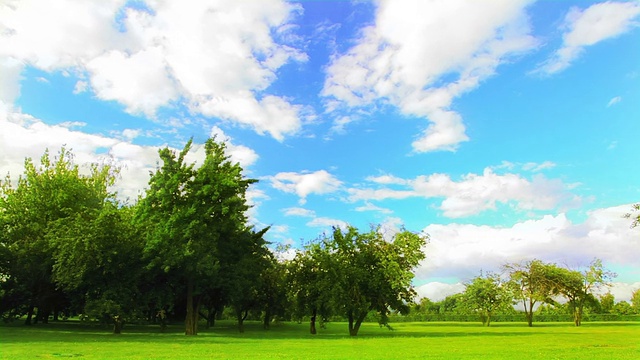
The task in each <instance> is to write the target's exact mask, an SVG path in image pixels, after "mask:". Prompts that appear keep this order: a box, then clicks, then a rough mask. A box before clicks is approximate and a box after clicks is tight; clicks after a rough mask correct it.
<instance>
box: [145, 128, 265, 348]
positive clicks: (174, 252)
mask: <svg viewBox="0 0 640 360" xmlns="http://www.w3.org/2000/svg"><path fill="white" fill-rule="evenodd" d="M190 148H191V141H189V142H188V143H187V144H186V145H185V147H184V149H183V150H182V151H181V152H180V153H179V154H176V153H175V152H174V151H172V150H170V149H169V148H165V149H162V150H160V151H159V154H160V159H161V160H162V166H161V167H160V168H158V169H157V171H156V172H155V173H154V174H152V176H151V179H150V180H149V189H148V190H147V192H146V196H145V197H144V198H143V199H142V200H141V201H140V203H139V205H138V207H137V209H138V216H137V218H138V221H139V223H140V225H141V226H142V227H143V228H144V229H145V233H146V236H145V249H144V252H145V255H146V258H147V259H148V260H149V262H150V264H151V266H152V267H153V266H157V267H159V268H161V269H162V270H164V271H165V272H166V273H173V274H175V276H177V277H178V278H179V279H181V280H179V281H180V282H182V283H184V284H186V290H185V296H186V300H187V318H186V325H185V326H186V333H187V334H189V335H195V334H197V320H198V316H199V315H198V313H199V309H200V305H201V301H202V300H203V296H204V294H206V293H207V291H208V290H209V289H211V288H212V287H215V286H216V284H212V283H211V282H212V281H213V279H215V278H216V277H218V275H219V271H220V267H221V257H220V254H219V253H218V250H220V249H221V247H219V246H218V244H219V242H221V241H225V242H226V243H227V244H229V245H230V246H232V247H233V246H236V244H239V245H240V246H241V247H242V246H244V245H242V244H243V243H244V239H246V237H247V236H249V235H247V234H248V230H247V228H246V222H247V219H246V215H245V212H246V211H247V210H248V208H249V207H248V205H247V204H246V199H245V192H246V191H247V188H248V187H249V185H250V184H252V183H254V182H256V181H257V180H253V179H245V178H244V177H243V175H242V168H241V167H240V165H239V164H237V163H235V164H234V163H231V161H229V158H228V156H227V155H225V145H224V143H218V142H216V141H215V139H209V140H207V142H206V143H205V159H204V162H203V164H202V166H200V167H199V168H196V167H195V165H194V164H187V163H186V162H185V157H186V156H187V154H188V152H189V150H190ZM243 249H244V248H243ZM242 259H244V258H242ZM240 260H241V259H238V261H240ZM239 269H240V267H237V266H236V270H238V271H239ZM240 278H243V277H242V276H240ZM244 290H245V288H244V287H243V288H242V291H244Z"/></svg>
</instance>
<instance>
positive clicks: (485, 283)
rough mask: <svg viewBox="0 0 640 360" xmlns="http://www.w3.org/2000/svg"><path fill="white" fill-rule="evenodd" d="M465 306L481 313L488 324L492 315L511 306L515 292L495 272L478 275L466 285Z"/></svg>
mask: <svg viewBox="0 0 640 360" xmlns="http://www.w3.org/2000/svg"><path fill="white" fill-rule="evenodd" d="M463 299H464V306H465V307H466V308H467V309H468V310H470V311H473V312H476V313H477V314H479V315H480V320H481V321H482V323H483V324H484V325H486V326H490V325H491V316H493V315H494V314H495V313H496V312H497V311H499V310H501V309H506V308H507V307H510V306H511V302H512V299H513V294H512V293H511V289H509V287H508V286H507V285H505V284H504V283H503V282H502V281H501V280H500V277H499V276H497V275H494V274H487V275H485V276H478V277H476V278H474V279H473V280H472V281H471V282H470V283H468V284H466V285H465V291H464V297H463Z"/></svg>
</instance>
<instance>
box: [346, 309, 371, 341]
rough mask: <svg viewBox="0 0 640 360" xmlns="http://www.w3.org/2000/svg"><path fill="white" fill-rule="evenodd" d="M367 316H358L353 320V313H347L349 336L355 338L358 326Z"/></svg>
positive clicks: (364, 314) (365, 314)
mask: <svg viewBox="0 0 640 360" xmlns="http://www.w3.org/2000/svg"><path fill="white" fill-rule="evenodd" d="M366 316H367V313H366V312H365V313H363V314H360V315H359V316H358V317H357V318H354V316H353V312H351V311H349V335H350V336H357V335H358V331H359V330H360V325H362V322H363V321H364V318H365V317H366Z"/></svg>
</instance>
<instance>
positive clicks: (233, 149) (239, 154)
mask: <svg viewBox="0 0 640 360" xmlns="http://www.w3.org/2000/svg"><path fill="white" fill-rule="evenodd" d="M210 136H211V137H214V136H215V138H216V141H224V142H225V144H226V146H227V154H228V155H229V157H230V158H231V161H232V162H234V163H235V162H237V163H239V164H240V166H242V168H243V169H244V168H247V167H249V166H251V165H253V164H254V163H255V162H256V161H257V160H258V158H259V156H258V154H257V153H256V152H255V151H254V150H253V149H251V148H249V147H247V146H244V145H238V144H235V143H234V142H233V139H232V138H231V137H229V136H227V134H225V133H224V131H222V129H220V128H219V127H217V126H213V127H212V128H211V134H210Z"/></svg>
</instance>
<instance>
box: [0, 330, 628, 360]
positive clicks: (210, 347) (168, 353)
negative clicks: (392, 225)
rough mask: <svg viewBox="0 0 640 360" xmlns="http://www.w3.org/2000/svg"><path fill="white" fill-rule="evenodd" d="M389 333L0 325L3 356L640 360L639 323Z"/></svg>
mask: <svg viewBox="0 0 640 360" xmlns="http://www.w3.org/2000/svg"><path fill="white" fill-rule="evenodd" d="M393 327H394V330H392V331H390V330H388V329H386V328H380V327H379V326H378V325H377V324H363V327H362V329H361V333H360V334H359V335H358V337H357V338H351V337H349V336H348V335H346V333H347V328H346V324H344V323H330V324H327V328H326V329H320V330H319V333H318V335H315V336H313V335H310V334H308V325H307V324H296V323H282V324H277V325H274V326H273V327H272V329H271V330H268V331H264V330H262V328H261V327H260V325H259V324H257V323H249V324H248V325H247V327H246V332H245V333H244V334H240V333H238V332H237V330H236V328H235V327H234V326H233V324H232V323H231V322H220V323H219V324H217V325H216V327H215V328H212V329H210V330H204V329H203V330H201V331H200V334H199V335H198V336H196V337H186V336H184V335H182V327H181V326H178V325H174V326H172V327H169V329H168V330H167V332H165V333H160V331H159V328H158V327H152V326H148V327H147V326H127V327H125V329H124V332H123V334H121V335H113V334H111V333H110V332H109V329H107V328H104V327H99V326H87V325H79V324H77V323H73V322H68V323H57V324H44V325H43V324H39V325H35V326H31V327H26V326H23V325H21V324H11V325H2V326H0V358H2V359H58V358H69V357H73V358H85V359H581V360H585V359H587V360H593V359H640V323H634V322H619V323H611V322H606V323H604V322H603V323H584V324H583V326H582V327H580V328H576V327H574V326H573V325H572V324H570V323H542V324H535V326H534V327H533V328H528V327H527V326H526V324H524V323H495V324H493V325H492V326H491V327H490V328H484V327H482V326H480V324H479V323H478V324H476V323H450V322H448V323H398V324H393Z"/></svg>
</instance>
